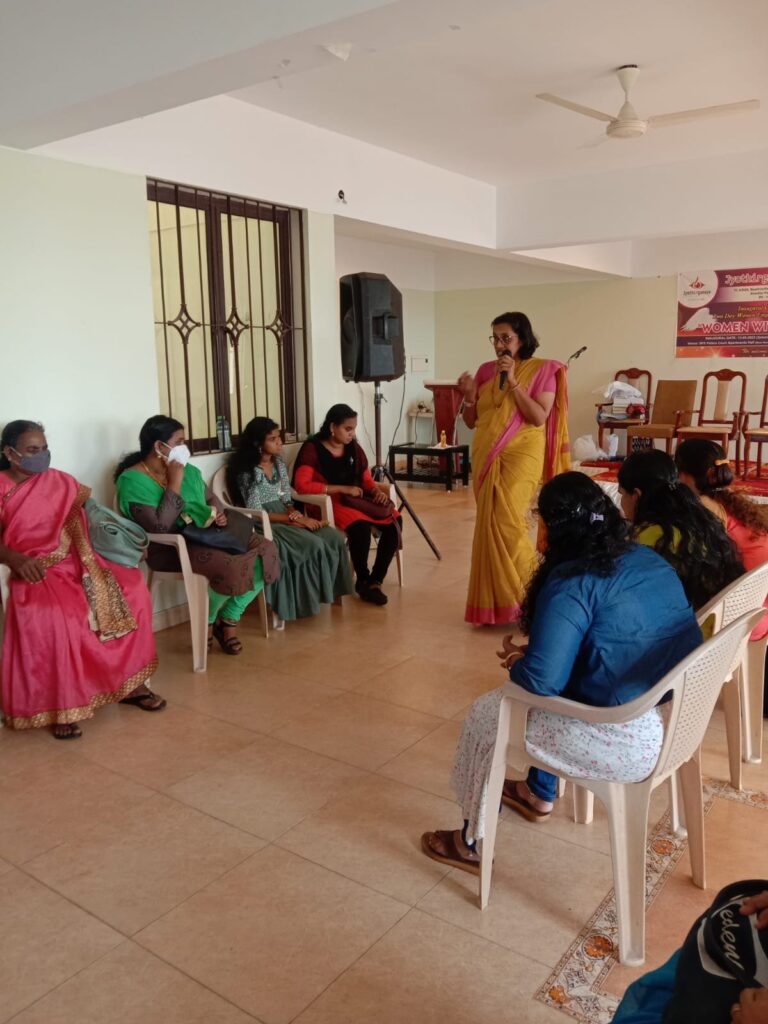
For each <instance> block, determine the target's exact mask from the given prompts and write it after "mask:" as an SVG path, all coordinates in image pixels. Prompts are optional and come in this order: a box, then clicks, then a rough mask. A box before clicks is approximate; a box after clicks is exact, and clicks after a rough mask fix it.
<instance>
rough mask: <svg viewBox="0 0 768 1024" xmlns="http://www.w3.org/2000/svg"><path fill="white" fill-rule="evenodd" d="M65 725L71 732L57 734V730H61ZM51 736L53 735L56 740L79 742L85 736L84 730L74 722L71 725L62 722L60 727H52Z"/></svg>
mask: <svg viewBox="0 0 768 1024" xmlns="http://www.w3.org/2000/svg"><path fill="white" fill-rule="evenodd" d="M63 725H66V726H67V729H68V730H69V731H68V732H56V730H57V729H60V728H61V727H62V726H63ZM51 734H52V735H53V738H54V739H55V740H79V739H80V737H81V736H82V735H83V730H82V729H81V728H80V726H79V725H76V724H75V723H74V722H72V723H71V724H68V723H66V722H61V723H60V724H59V725H53V726H51Z"/></svg>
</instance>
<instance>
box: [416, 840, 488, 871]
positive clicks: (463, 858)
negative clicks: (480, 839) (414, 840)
mask: <svg viewBox="0 0 768 1024" xmlns="http://www.w3.org/2000/svg"><path fill="white" fill-rule="evenodd" d="M457 837H459V838H460V837H461V829H456V830H455V831H454V832H446V831H441V832H425V833H424V835H423V836H422V837H421V849H422V851H423V852H424V853H425V854H426V855H427V857H429V859H430V860H436V861H437V862H438V864H446V865H447V866H448V867H451V868H458V869H459V871H466V872H468V873H469V874H470V875H479V874H480V855H479V854H478V853H468V854H464V853H462V852H461V850H460V849H459V847H458V843H457V841H456V840H457ZM435 840H437V842H438V843H439V844H440V845H441V846H442V847H443V852H441V851H440V850H438V849H436V847H435Z"/></svg>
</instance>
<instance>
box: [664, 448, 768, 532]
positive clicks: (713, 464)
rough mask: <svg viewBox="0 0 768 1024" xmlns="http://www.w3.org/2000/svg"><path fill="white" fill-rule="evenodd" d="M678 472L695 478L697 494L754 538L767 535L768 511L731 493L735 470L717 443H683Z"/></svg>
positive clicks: (677, 456) (766, 508)
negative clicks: (747, 530)
mask: <svg viewBox="0 0 768 1024" xmlns="http://www.w3.org/2000/svg"><path fill="white" fill-rule="evenodd" d="M675 463H676V465H677V469H678V472H680V473H685V474H687V475H688V476H690V477H692V479H693V482H694V484H695V485H696V490H697V491H698V492H699V494H701V495H704V496H705V497H707V498H712V500H713V501H716V502H718V504H720V505H722V506H723V508H724V509H725V511H726V512H727V513H729V515H731V516H733V518H734V519H735V520H736V521H737V522H739V523H743V525H744V526H746V527H747V528H748V529H749V530H751V531H752V534H753V535H757V536H759V535H761V534H765V533H768V507H766V506H764V505H758V504H757V502H756V501H751V500H750V499H749V498H748V497H747V496H746V494H739V493H738V491H732V490H730V486H731V484H732V483H733V470H732V469H731V464H730V462H729V461H728V457H727V455H726V454H725V452H724V451H723V449H722V447H721V446H720V445H719V444H717V442H716V441H707V440H705V439H704V438H698V437H694V438H691V440H690V441H683V443H682V444H681V445H679V447H678V449H677V451H676V452H675Z"/></svg>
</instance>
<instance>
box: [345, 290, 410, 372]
mask: <svg viewBox="0 0 768 1024" xmlns="http://www.w3.org/2000/svg"><path fill="white" fill-rule="evenodd" d="M339 285H340V301H341V372H342V375H343V377H344V380H354V381H370V380H373V381H377V380H379V381H381V380H396V379H397V378H398V377H402V376H403V374H404V373H405V345H404V343H403V297H402V295H401V294H400V292H399V291H398V290H397V288H395V286H394V285H393V284H392V282H391V281H390V280H389V278H388V277H385V276H384V274H347V275H346V277H342V278H341V281H340V282H339Z"/></svg>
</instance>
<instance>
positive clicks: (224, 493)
mask: <svg viewBox="0 0 768 1024" xmlns="http://www.w3.org/2000/svg"><path fill="white" fill-rule="evenodd" d="M211 490H212V491H213V493H214V494H215V495H216V497H217V498H218V499H219V501H223V502H224V504H225V505H233V504H234V502H233V501H232V500H231V499H230V497H229V491H228V490H227V467H226V466H221V467H220V468H219V469H217V470H216V472H215V473H214V474H213V480H211Z"/></svg>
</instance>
